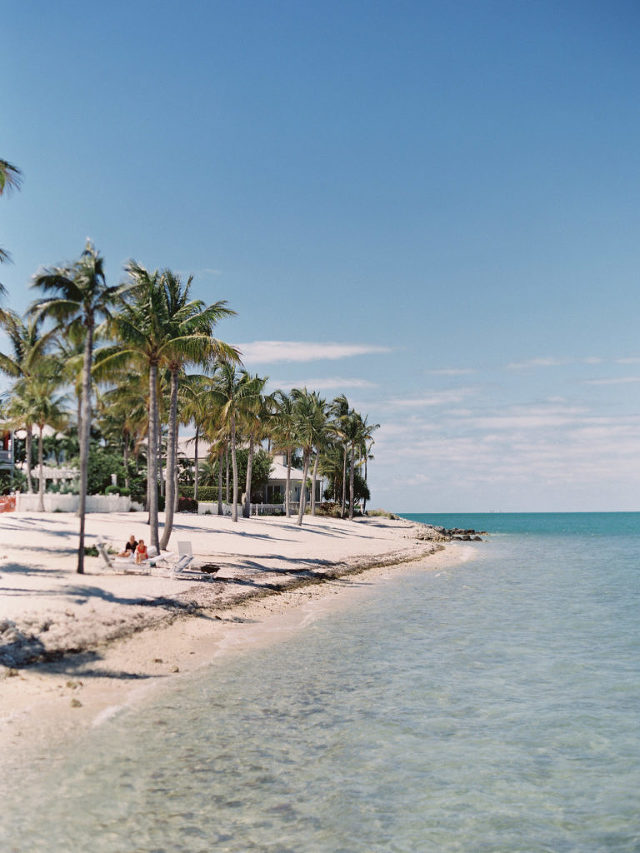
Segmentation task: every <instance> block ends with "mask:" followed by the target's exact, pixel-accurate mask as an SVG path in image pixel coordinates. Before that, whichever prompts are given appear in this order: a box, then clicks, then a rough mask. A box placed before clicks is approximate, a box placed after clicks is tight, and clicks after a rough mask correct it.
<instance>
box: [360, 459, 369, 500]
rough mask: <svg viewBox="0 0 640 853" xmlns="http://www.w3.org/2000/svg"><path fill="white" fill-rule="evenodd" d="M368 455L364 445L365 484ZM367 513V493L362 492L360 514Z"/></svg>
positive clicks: (365, 481)
mask: <svg viewBox="0 0 640 853" xmlns="http://www.w3.org/2000/svg"><path fill="white" fill-rule="evenodd" d="M368 455H369V451H368V450H367V449H366V447H365V452H364V484H365V486H366V485H367V457H368ZM366 513H367V493H366V492H365V493H364V501H363V502H362V514H363V515H366Z"/></svg>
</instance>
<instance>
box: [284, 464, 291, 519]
mask: <svg viewBox="0 0 640 853" xmlns="http://www.w3.org/2000/svg"><path fill="white" fill-rule="evenodd" d="M284 500H285V508H286V512H287V518H291V450H287V491H286V494H285V498H284Z"/></svg>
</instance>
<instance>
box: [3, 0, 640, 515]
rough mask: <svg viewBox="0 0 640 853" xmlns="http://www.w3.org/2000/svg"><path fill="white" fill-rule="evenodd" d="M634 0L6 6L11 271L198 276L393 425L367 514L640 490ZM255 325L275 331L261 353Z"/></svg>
mask: <svg viewBox="0 0 640 853" xmlns="http://www.w3.org/2000/svg"><path fill="white" fill-rule="evenodd" d="M639 24H640V7H638V5H637V3H636V2H627V0H613V2H604V0H602V1H600V0H598V2H595V0H580V2H571V0H566V2H563V3H558V2H551V0H536V2H513V1H512V0H494V1H493V2H492V0H487V2H476V0H474V2H471V0H468V2H467V0H459V2H455V3H450V2H430V0H423V2H402V0H400V2H393V3H391V2H375V0H373V2H350V0H343V1H342V2H322V3H320V2H303V1H302V0H297V2H277V0H276V2H243V0H238V2H234V3H218V2H182V3H178V2H142V1H141V2H136V0H130V2H127V3H123V2H111V3H109V4H100V5H99V4H86V3H78V2H64V0H62V2H59V3H55V4H52V3H45V2H29V0H21V2H12V0H8V2H6V4H5V14H4V16H3V49H2V53H1V55H0V80H1V81H2V83H1V84H0V85H1V89H0V91H1V95H2V123H1V125H0V127H1V131H2V132H1V136H0V139H1V142H0V156H2V157H4V158H5V159H8V160H10V161H11V162H14V163H16V164H17V165H19V166H20V168H21V169H22V170H23V172H24V184H23V188H22V190H21V192H19V193H14V194H12V195H11V196H10V197H3V198H2V199H0V245H3V246H4V247H6V248H8V249H10V250H11V252H12V255H13V259H14V263H13V264H12V265H11V266H6V265H5V266H3V268H2V269H0V277H1V280H2V281H3V282H4V284H5V285H6V286H7V288H8V289H9V292H10V298H9V300H8V304H10V305H11V306H12V307H15V308H16V309H19V310H22V309H23V308H24V307H26V305H27V304H28V302H29V301H30V299H31V294H30V293H29V292H28V284H29V279H30V277H31V275H32V274H33V273H34V272H35V270H36V269H37V268H38V267H39V266H40V265H43V264H44V265H47V264H53V263H58V262H62V261H66V260H71V259H73V258H74V257H77V255H78V254H79V253H80V251H81V250H82V247H83V244H84V240H85V238H86V237H87V236H89V237H91V238H92V239H93V240H94V242H95V243H96V245H97V247H98V248H99V249H100V250H101V252H102V253H103V254H104V256H105V258H106V262H107V272H108V274H109V276H110V278H111V281H112V282H113V283H115V282H116V281H118V280H119V279H120V278H121V276H122V266H123V263H124V262H125V261H126V260H127V259H128V258H131V257H133V258H135V259H136V260H137V261H139V262H140V263H143V264H145V265H147V266H149V267H151V268H155V267H171V268H173V269H175V270H180V271H184V272H185V273H193V274H194V276H195V285H194V292H195V295H197V296H199V297H201V298H203V299H205V300H208V301H213V300H215V299H227V300H228V302H229V304H230V306H231V307H233V308H234V309H235V310H236V311H237V312H238V316H237V317H236V318H235V319H233V320H229V321H225V323H224V324H223V325H221V326H220V328H219V333H220V336H221V337H223V338H225V339H227V340H230V341H232V342H234V343H237V344H240V345H241V348H242V349H243V351H244V352H245V356H246V359H245V360H246V364H247V366H248V368H249V369H250V370H252V371H255V372H259V373H260V374H262V375H269V376H270V377H271V378H272V380H273V382H274V384H276V385H279V386H281V387H287V386H291V385H296V384H301V383H306V384H307V385H308V386H309V387H315V388H317V389H318V390H321V391H322V393H323V394H324V395H326V397H327V398H332V397H333V396H335V395H337V394H339V393H341V392H344V393H346V394H347V396H348V397H349V399H350V400H351V401H352V403H353V405H354V406H356V408H358V409H360V410H361V411H363V412H366V413H368V414H369V417H370V419H371V420H372V421H374V422H379V423H381V424H382V427H381V429H380V430H379V432H378V433H377V436H378V437H377V442H376V446H375V448H374V453H375V456H376V460H375V462H374V463H373V464H372V465H371V470H370V479H371V487H372V492H373V496H372V497H373V504H375V505H383V506H386V507H388V508H391V509H395V510H398V511H418V512H419V511H430V512H437V511H443V512H446V511H452V512H456V511H481V510H503V511H538V510H550V511H551V510H591V509H592V510H623V509H628V510H636V509H638V508H639V507H638V484H639V481H640V462H639V460H640V437H639V436H640V406H639V405H638V391H639V390H640V341H639V340H638V317H639V316H640V310H639V309H640V288H639V287H638V285H639V283H640V282H639V279H640V265H639V260H640V258H639V250H638V233H639V226H640V191H639V190H640V160H639V158H638V151H639V150H640V116H639V113H638V108H637V93H638V91H640V64H639V62H638V51H637V41H638V34H639ZM265 342H278V343H276V344H275V345H274V344H273V343H271V344H269V343H265Z"/></svg>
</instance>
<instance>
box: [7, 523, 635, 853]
mask: <svg viewBox="0 0 640 853" xmlns="http://www.w3.org/2000/svg"><path fill="white" fill-rule="evenodd" d="M407 517H410V518H412V519H414V520H419V521H428V522H430V523H434V524H441V525H445V526H457V527H465V528H467V527H473V528H476V529H482V530H487V531H488V532H489V536H488V538H487V541H485V542H483V543H473V544H470V545H464V546H462V547H464V549H465V552H466V553H468V554H470V555H472V558H471V559H468V560H466V561H464V562H460V563H458V564H455V565H450V566H448V567H446V568H441V569H436V570H433V569H429V570H425V569H424V568H416V569H413V568H412V569H409V570H406V569H405V570H403V571H402V572H399V573H398V576H397V577H394V578H392V579H391V580H388V581H386V582H382V583H368V582H367V580H366V576H361V577H360V578H359V579H358V580H357V583H358V584H359V585H360V592H359V594H358V595H356V596H353V597H352V599H351V600H350V604H349V607H348V608H345V607H338V608H336V609H327V608H324V609H323V608H319V609H318V611H317V613H316V615H315V616H314V617H313V618H311V619H310V620H309V624H307V625H306V626H305V627H304V628H303V629H302V630H300V631H299V632H297V633H294V634H293V635H290V636H288V639H286V640H284V641H282V642H278V643H274V644H272V645H269V646H266V647H263V648H261V649H258V650H256V651H253V652H252V653H251V654H250V655H249V654H245V655H237V656H234V657H232V658H229V659H227V660H226V662H224V663H218V664H215V665H212V666H211V667H210V668H205V669H204V670H200V671H198V672H197V673H195V674H193V675H190V676H185V677H184V678H183V679H180V680H178V681H177V683H176V684H175V685H174V686H172V687H170V688H167V690H165V691H164V692H163V693H162V694H161V695H158V696H157V697H156V698H155V699H154V700H152V701H151V702H150V703H148V704H145V705H143V706H140V707H134V708H132V709H130V710H128V711H125V712H123V713H121V714H119V715H117V716H115V717H113V718H111V719H109V720H107V721H106V722H104V723H103V724H102V725H101V726H99V727H97V728H95V729H94V730H92V731H91V732H89V733H88V734H87V735H83V736H82V737H81V738H79V740H78V743H77V745H76V747H75V748H74V749H72V751H71V752H68V753H67V754H66V755H65V756H64V757H62V756H58V757H56V756H54V755H52V760H51V764H50V767H49V768H48V769H47V770H44V771H43V770H42V769H39V770H38V775H37V776H34V775H33V773H32V774H31V776H30V775H29V769H28V768H25V777H24V778H22V779H20V780H7V779H6V778H5V779H4V780H3V781H2V784H1V785H0V793H1V794H2V801H3V807H2V813H3V818H2V829H1V830H0V844H1V847H2V850H3V851H7V853H8V851H29V852H30V853H32V851H47V853H51V851H81V850H92V851H93V853H122V851H127V853H128V851H135V853H161V851H163V852H164V851H167V853H169V851H172V853H173V851H189V853H195V852H196V851H211V850H215V851H265V853H266V852H267V851H269V853H271V851H273V853H275V851H278V853H286V851H291V853H293V851H295V853H301V851H305V853H306V851H309V853H324V851H327V853H360V851H362V853H365V851H366V853H372V851H527V853H535V851H554V853H561V851H639V850H640V619H639V608H640V513H610V514H604V513H602V514H586V513H585V514H583V513H580V514H535V515H526V514H497V513H491V514H483V515H447V516H444V515H411V516H407ZM425 565H427V566H428V565H429V563H426V564H425Z"/></svg>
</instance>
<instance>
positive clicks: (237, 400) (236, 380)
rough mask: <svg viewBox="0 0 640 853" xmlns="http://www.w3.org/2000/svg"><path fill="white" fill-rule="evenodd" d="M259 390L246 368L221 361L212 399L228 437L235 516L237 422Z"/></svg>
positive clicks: (253, 401) (236, 503) (234, 517)
mask: <svg viewBox="0 0 640 853" xmlns="http://www.w3.org/2000/svg"><path fill="white" fill-rule="evenodd" d="M258 393H259V390H258V388H257V387H256V384H255V383H254V382H253V380H252V378H251V377H250V376H249V374H248V373H247V371H246V370H241V371H240V372H238V371H236V368H235V366H234V365H232V364H229V363H222V364H221V365H220V369H219V373H218V376H217V379H216V381H215V383H214V385H213V387H212V389H211V399H212V401H213V402H214V404H215V405H216V406H217V407H218V409H219V414H220V426H221V427H222V428H223V429H224V431H225V433H226V435H227V436H228V437H229V446H230V449H231V466H232V471H233V497H232V509H231V517H232V519H233V521H237V520H238V461H237V456H236V448H237V438H238V425H239V423H240V422H241V421H242V418H243V417H244V416H246V413H247V412H249V411H251V410H252V409H253V408H254V407H255V401H256V397H257V395H258Z"/></svg>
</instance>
